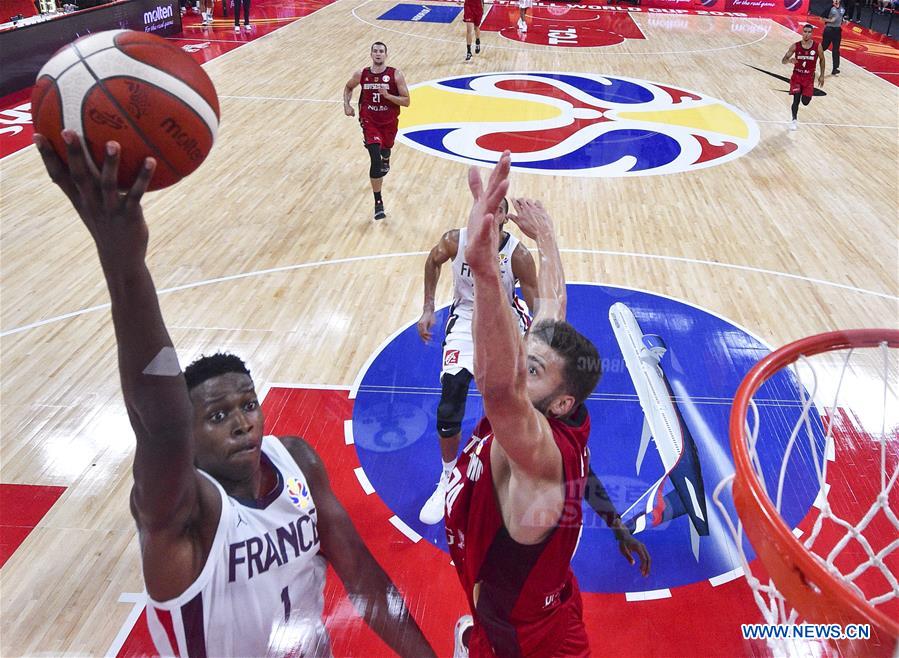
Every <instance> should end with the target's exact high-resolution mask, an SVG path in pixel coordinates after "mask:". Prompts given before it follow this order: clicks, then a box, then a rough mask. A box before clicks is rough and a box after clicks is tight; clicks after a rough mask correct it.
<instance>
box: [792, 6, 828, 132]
mask: <svg viewBox="0 0 899 658" xmlns="http://www.w3.org/2000/svg"><path fill="white" fill-rule="evenodd" d="M813 29H814V27H812V26H811V25H809V24H808V23H806V24H805V25H804V26H803V28H802V40H801V41H797V42H796V43H794V44H793V45H792V46H790V49H789V50H788V51H787V54H786V55H784V56H783V59H782V60H781V63H783V64H792V65H793V76H792V77H791V78H790V94H791V95H792V96H793V107H792V110H793V120H792V121H791V122H790V130H796V128H798V127H799V122H798V119H797V118H796V117H797V115H798V114H799V101H800V100H801V101H802V104H803V105H808V104H809V103H810V102H811V101H812V94H814V93H815V62H816V61H817V63H818V65H819V67H820V69H821V74H820V75H819V76H818V86H820V87H823V86H824V52H823V51H822V50H821V44H819V43H818V42H816V41H813V40H812V30H813Z"/></svg>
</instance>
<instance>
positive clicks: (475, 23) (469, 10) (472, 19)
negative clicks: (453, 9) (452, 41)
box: [462, 0, 484, 62]
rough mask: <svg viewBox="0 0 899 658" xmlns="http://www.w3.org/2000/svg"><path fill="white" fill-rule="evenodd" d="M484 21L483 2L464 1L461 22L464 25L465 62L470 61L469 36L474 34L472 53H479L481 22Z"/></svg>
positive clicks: (476, 0) (477, 0)
mask: <svg viewBox="0 0 899 658" xmlns="http://www.w3.org/2000/svg"><path fill="white" fill-rule="evenodd" d="M482 20H484V0H465V5H464V8H463V10H462V21H463V22H464V23H465V61H466V62H467V61H468V60H470V59H471V36H472V33H473V34H474V40H475V41H474V52H475V54H476V55H477V54H479V53H480V52H481V21H482Z"/></svg>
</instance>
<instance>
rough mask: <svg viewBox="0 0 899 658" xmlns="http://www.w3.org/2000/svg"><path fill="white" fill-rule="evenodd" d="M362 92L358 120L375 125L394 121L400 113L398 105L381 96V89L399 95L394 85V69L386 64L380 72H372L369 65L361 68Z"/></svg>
mask: <svg viewBox="0 0 899 658" xmlns="http://www.w3.org/2000/svg"><path fill="white" fill-rule="evenodd" d="M359 82H360V84H361V85H362V93H361V94H359V121H362V122H366V121H370V122H371V123H374V124H376V125H381V126H383V125H386V124H390V123H395V122H396V120H397V118H398V117H399V115H400V106H399V105H396V104H394V103H391V102H390V101H389V100H387V99H386V98H383V97H382V96H381V92H382V91H386V92H388V93H391V94H393V95H394V96H398V95H399V89H398V88H397V86H396V69H395V68H393V67H392V66H388V67H387V68H385V69H384V70H383V71H381V72H380V73H372V71H371V67H369V68H365V69H363V70H362V79H361V80H360V81H359Z"/></svg>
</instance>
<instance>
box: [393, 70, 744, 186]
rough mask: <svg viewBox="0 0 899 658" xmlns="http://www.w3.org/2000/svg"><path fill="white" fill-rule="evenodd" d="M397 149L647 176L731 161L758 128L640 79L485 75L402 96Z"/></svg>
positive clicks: (560, 170) (731, 112)
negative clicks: (507, 156)
mask: <svg viewBox="0 0 899 658" xmlns="http://www.w3.org/2000/svg"><path fill="white" fill-rule="evenodd" d="M410 89H411V94H412V103H411V105H410V107H409V108H408V109H406V110H404V111H403V113H402V114H401V115H400V139H401V140H402V141H403V142H404V143H405V144H407V145H409V146H411V147H413V148H416V149H419V150H422V151H425V152H427V153H431V154H432V155H437V156H440V157H444V158H449V159H452V160H458V161H462V162H468V163H471V164H487V163H492V162H496V161H497V159H499V156H500V154H501V153H502V152H503V150H505V149H509V150H510V151H511V152H512V166H513V167H515V168H517V169H520V170H522V171H528V172H531V173H535V174H550V175H557V176H558V175H562V176H593V177H614V176H647V175H652V174H671V173H676V172H682V171H692V170H694V169H702V168H704V167H711V166H714V165H718V164H723V163H724V162H728V161H730V160H733V159H734V158H738V157H740V156H742V155H744V154H746V153H748V152H749V151H751V150H752V149H753V147H754V146H755V145H756V144H757V143H758V140H759V132H758V126H756V124H755V122H754V121H753V120H752V119H751V118H750V117H749V116H747V115H746V114H744V113H743V112H741V111H740V110H738V109H737V108H735V107H733V106H732V105H729V104H727V103H725V102H723V101H720V100H718V99H716V98H710V97H708V96H705V95H703V94H699V93H697V92H693V91H686V90H684V89H679V88H674V87H671V86H667V85H662V84H658V83H654V82H647V81H645V80H636V79H633V78H621V77H610V76H603V75H595V74H589V73H486V74H482V75H474V76H461V77H454V78H445V79H442V80H432V81H430V82H425V83H422V84H419V85H415V86H413V87H411V88H410Z"/></svg>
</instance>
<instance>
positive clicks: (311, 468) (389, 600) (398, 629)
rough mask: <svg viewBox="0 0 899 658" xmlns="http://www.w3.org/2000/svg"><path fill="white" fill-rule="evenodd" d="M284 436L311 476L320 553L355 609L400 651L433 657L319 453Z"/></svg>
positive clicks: (376, 631) (295, 456) (414, 656)
mask: <svg viewBox="0 0 899 658" xmlns="http://www.w3.org/2000/svg"><path fill="white" fill-rule="evenodd" d="M282 441H283V442H284V445H285V446H286V447H287V449H288V450H289V451H290V454H291V455H292V456H293V458H294V460H295V461H296V462H297V464H298V465H299V467H300V469H301V470H302V471H303V474H304V475H305V476H306V478H307V480H308V481H309V489H310V491H311V493H312V500H313V501H315V508H316V511H317V515H318V536H319V539H320V541H321V552H322V554H323V555H324V557H325V558H326V559H327V560H328V562H329V563H330V564H331V566H332V567H334V571H336V572H337V575H338V576H339V577H340V580H341V581H342V582H343V585H344V587H345V588H346V591H347V594H348V595H349V597H350V600H351V601H352V602H353V605H354V606H355V608H356V612H358V613H359V615H360V616H361V617H362V618H363V619H364V620H365V622H366V623H367V624H368V625H369V626H370V627H371V629H372V630H373V631H374V632H375V633H377V634H378V636H379V637H380V638H381V639H382V640H384V642H386V643H387V645H388V646H389V647H390V648H391V649H393V650H394V651H395V652H397V653H398V654H399V655H400V656H408V657H409V658H419V657H422V658H428V657H430V656H434V655H435V653H434V650H433V649H431V646H430V645H429V644H428V641H427V640H426V639H425V637H424V635H423V634H422V632H421V629H420V628H419V627H418V624H417V623H416V622H415V618H414V617H413V616H412V615H411V614H410V612H409V609H408V608H407V607H406V603H405V601H404V600H403V596H402V594H401V593H400V591H399V590H398V589H397V588H396V585H394V584H393V582H392V581H391V580H390V576H388V575H387V574H386V573H385V572H384V570H383V569H382V568H381V565H379V564H378V562H377V560H375V558H374V557H373V556H372V554H371V553H370V552H369V550H368V548H367V547H366V546H365V543H364V542H363V541H362V538H361V537H360V536H359V533H358V532H356V528H355V527H354V526H353V522H352V521H351V520H350V517H349V515H347V513H346V510H345V509H344V508H343V505H341V504H340V501H339V500H337V497H336V496H335V495H334V492H333V490H332V489H331V484H330V482H329V481H328V474H327V472H326V471H325V468H324V465H323V464H322V462H321V459H320V458H319V456H318V455H317V454H316V452H315V451H314V450H313V449H312V447H311V446H309V444H308V443H306V442H305V441H303V440H301V439H298V438H295V437H287V438H284V439H282Z"/></svg>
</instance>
